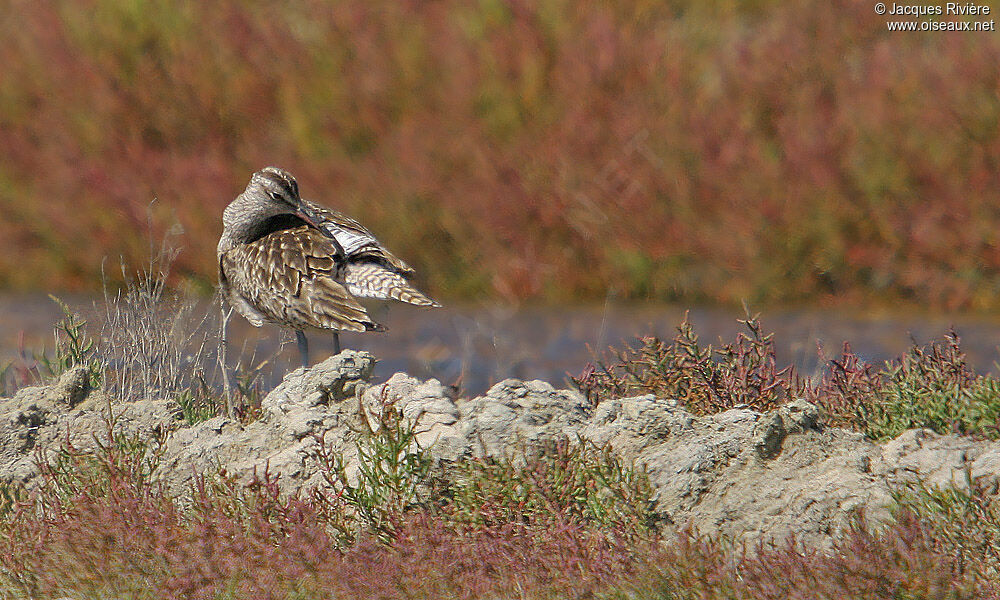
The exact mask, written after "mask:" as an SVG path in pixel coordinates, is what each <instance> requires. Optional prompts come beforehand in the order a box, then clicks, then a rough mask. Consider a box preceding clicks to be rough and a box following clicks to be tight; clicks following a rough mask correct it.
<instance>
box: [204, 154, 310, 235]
mask: <svg viewBox="0 0 1000 600" xmlns="http://www.w3.org/2000/svg"><path fill="white" fill-rule="evenodd" d="M279 215H295V216H297V217H298V218H300V219H302V220H303V221H305V222H306V223H310V224H312V225H314V226H315V225H316V223H317V220H318V219H317V217H316V215H315V214H313V211H312V210H311V209H310V208H309V207H308V206H307V205H306V204H305V203H304V202H302V198H301V197H300V196H299V184H298V183H297V182H296V181H295V177H293V176H292V174H291V173H289V172H288V171H285V170H284V169H279V168H278V167H265V168H263V169H261V170H260V171H257V172H256V173H254V174H253V175H252V176H251V177H250V183H248V184H247V188H246V189H245V190H244V191H243V193H242V194H240V195H239V196H238V197H237V198H236V200H234V201H233V202H232V203H231V204H230V205H229V206H227V207H226V210H225V211H224V212H223V213H222V222H223V225H224V226H225V227H226V228H227V229H230V230H232V231H234V232H240V233H246V231H247V230H252V229H253V228H254V227H255V226H256V225H259V224H260V223H262V222H264V221H266V220H267V219H270V218H272V217H276V216H279Z"/></svg>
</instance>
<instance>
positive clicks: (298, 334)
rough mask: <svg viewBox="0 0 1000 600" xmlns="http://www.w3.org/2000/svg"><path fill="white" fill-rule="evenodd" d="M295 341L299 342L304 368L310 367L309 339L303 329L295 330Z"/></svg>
mask: <svg viewBox="0 0 1000 600" xmlns="http://www.w3.org/2000/svg"><path fill="white" fill-rule="evenodd" d="M295 341H296V342H298V343H299V354H300V355H301V356H302V368H304V369H308V368H309V340H307V339H306V334H304V333H302V331H301V330H299V329H296V330H295Z"/></svg>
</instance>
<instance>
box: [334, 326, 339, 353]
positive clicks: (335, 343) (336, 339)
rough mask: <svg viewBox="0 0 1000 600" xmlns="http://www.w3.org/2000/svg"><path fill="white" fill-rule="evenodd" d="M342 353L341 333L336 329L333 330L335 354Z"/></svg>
mask: <svg viewBox="0 0 1000 600" xmlns="http://www.w3.org/2000/svg"><path fill="white" fill-rule="evenodd" d="M338 354H340V334H339V333H337V332H336V331H334V332H333V355H334V356H336V355H338Z"/></svg>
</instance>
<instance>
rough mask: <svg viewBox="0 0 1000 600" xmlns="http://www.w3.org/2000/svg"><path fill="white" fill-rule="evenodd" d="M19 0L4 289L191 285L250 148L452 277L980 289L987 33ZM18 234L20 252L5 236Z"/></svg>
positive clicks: (746, 14) (684, 15)
mask: <svg viewBox="0 0 1000 600" xmlns="http://www.w3.org/2000/svg"><path fill="white" fill-rule="evenodd" d="M131 6H132V5H130V4H127V3H125V4H122V3H120V2H114V1H112V0H89V1H88V2H77V3H53V2H28V3H20V4H19V5H18V8H17V17H16V18H8V19H4V20H2V21H0V62H2V64H4V66H5V67H4V77H3V78H2V79H0V153H2V154H3V156H4V157H5V163H4V165H3V167H0V183H2V185H0V209H2V210H3V212H4V214H5V218H4V219H3V221H2V222H0V240H2V242H0V247H5V248H6V249H7V250H8V251H7V252H0V285H3V286H4V287H8V288H12V287H16V288H22V289H25V288H31V287H36V288H37V287H50V288H51V287H63V288H67V287H69V288H94V287H96V286H97V285H98V281H99V279H98V277H97V275H98V273H99V267H100V264H101V260H102V258H103V257H104V256H107V255H110V256H116V255H118V254H123V255H124V256H125V257H126V258H127V259H128V260H129V261H130V262H132V263H134V264H138V263H139V262H141V257H142V256H143V255H144V254H145V253H146V244H145V243H144V241H143V240H144V238H145V232H144V229H145V222H146V210H147V205H148V203H149V201H150V200H151V199H152V198H154V197H157V198H158V199H159V201H160V202H159V204H158V206H157V208H156V209H155V211H154V212H156V213H157V215H158V218H157V223H169V222H170V221H171V218H172V217H169V216H167V215H166V214H164V213H170V214H173V215H175V216H176V218H177V219H178V220H179V221H180V223H181V224H182V225H183V227H184V230H185V239H184V246H185V250H186V251H185V253H184V254H183V255H182V256H181V258H180V262H179V265H178V266H179V272H180V273H181V274H182V275H183V276H190V277H194V278H195V279H196V280H197V281H201V282H207V283H210V282H212V281H213V280H214V268H213V256H214V255H213V246H214V243H215V242H214V240H215V239H217V235H218V232H219V228H220V225H219V220H220V219H219V215H220V212H221V209H222V207H223V205H224V204H225V203H226V202H227V201H228V200H230V199H231V198H232V197H233V196H234V195H235V194H236V193H237V192H238V191H240V190H241V188H242V186H243V185H244V184H245V182H246V180H247V177H248V175H249V173H250V172H251V171H252V170H255V169H257V168H260V167H261V166H263V165H265V164H272V163H274V164H279V165H281V166H284V167H286V168H289V169H290V170H292V172H294V173H295V174H296V175H297V176H298V177H299V178H300V179H301V182H302V186H301V187H302V189H303V191H304V192H305V193H306V194H307V195H308V196H309V197H311V198H314V199H316V200H321V201H325V202H328V203H331V204H335V205H337V206H338V207H340V208H342V209H344V210H346V211H348V212H351V213H353V214H356V215H357V216H358V217H360V218H361V219H362V220H363V221H365V222H366V223H367V224H369V225H370V226H371V227H372V228H373V229H374V230H375V231H376V232H377V233H379V234H380V235H381V236H382V237H383V238H384V239H385V240H386V241H387V242H389V243H390V244H391V245H392V247H393V248H394V249H397V250H398V252H399V254H400V255H402V256H405V257H406V258H407V259H408V260H410V261H411V262H413V263H415V264H416V265H417V266H421V265H423V268H422V269H421V272H422V273H423V274H424V276H425V277H427V278H428V279H429V281H428V282H426V284H427V285H428V288H429V289H431V290H432V291H435V293H436V294H437V295H442V296H445V295H450V296H452V297H459V296H470V295H477V294H483V293H492V294H495V295H499V296H503V297H507V298H512V299H521V298H547V299H550V300H565V299H568V298H574V299H577V298H585V297H589V298H598V297H603V296H604V295H605V293H606V292H607V291H608V290H617V291H619V292H620V293H621V294H622V295H623V296H626V297H631V298H656V299H667V300H670V299H685V300H705V299H712V300H717V301H723V302H738V301H739V300H741V299H747V300H750V301H753V302H761V301H784V302H788V301H797V300H800V299H816V298H833V297H836V298H839V299H846V300H860V299H863V298H866V297H875V298H880V299H888V298H894V299H897V300H898V299H902V300H907V301H913V302H918V303H921V304H932V305H938V306H947V307H972V308H987V307H995V306H996V305H997V302H998V301H997V295H996V294H995V289H996V288H997V286H998V285H1000V251H998V247H997V244H996V239H995V237H996V235H995V232H996V231H997V230H998V229H1000V228H998V225H1000V213H998V212H997V209H996V207H997V206H1000V198H998V197H997V194H998V193H1000V192H998V190H1000V185H998V184H1000V169H998V166H997V162H996V160H995V159H994V157H995V156H997V155H998V154H1000V152H998V151H1000V135H998V132H1000V130H998V129H997V128H996V127H995V126H994V125H995V122H996V120H997V116H998V114H1000V101H998V98H997V95H996V77H995V69H993V66H994V65H995V64H996V63H997V60H998V58H1000V56H998V55H1000V41H998V40H997V39H996V38H995V36H990V35H947V34H943V35H900V34H898V33H889V32H888V31H887V30H886V27H885V19H884V18H883V17H878V16H877V15H875V14H874V13H873V11H872V9H871V3H870V2H867V1H860V0H838V1H834V2H824V1H819V0H794V1H792V2H780V3H774V2H764V3H750V4H747V5H746V6H742V5H741V6H739V7H730V8H728V9H725V10H723V9H718V8H712V7H708V6H705V5H704V4H703V3H700V2H680V3H677V2H672V3H648V2H641V1H630V0H623V1H621V2H616V3H612V4H610V5H601V6H594V5H589V4H588V5H584V4H576V3H562V2H549V1H544V2H538V3H525V2H515V1H510V2H501V3H485V4H475V5H469V4H468V3H465V2H459V1H454V0H445V1H443V2H436V3H432V4H427V3H414V2H389V3H380V4H379V5H378V6H377V7H373V6H370V5H369V4H368V3H365V2H343V3H337V4H335V5H332V6H331V5H329V4H327V3H325V2H319V1H318V0H308V1H306V2H299V3H292V4H287V3H286V4H275V3H250V4H245V3H195V2H188V3H180V4H178V3H163V4H159V5H156V6H150V7H145V8H144V9H143V10H142V11H139V10H137V9H133V8H130V7H131ZM15 249H16V251H14V250H15Z"/></svg>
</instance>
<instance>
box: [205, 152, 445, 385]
mask: <svg viewBox="0 0 1000 600" xmlns="http://www.w3.org/2000/svg"><path fill="white" fill-rule="evenodd" d="M218 258H219V285H220V287H221V289H222V293H223V295H224V296H225V298H226V299H227V300H228V301H229V303H230V305H232V306H233V308H235V309H236V310H237V312H239V313H240V314H242V315H243V316H244V317H246V318H247V320H249V321H250V323H251V324H253V325H254V326H257V327H260V326H261V325H262V324H263V323H264V322H265V321H267V322H271V323H276V324H278V325H282V326H284V327H289V328H291V329H294V330H295V332H296V337H297V339H298V342H299V349H300V351H301V352H302V360H303V365H306V364H307V362H308V354H307V352H308V350H307V343H306V339H305V335H304V333H303V331H304V330H305V329H306V328H316V329H325V330H331V331H333V333H334V338H335V342H336V346H337V351H338V352H339V349H340V348H339V339H338V338H337V333H336V332H337V331H384V330H385V327H384V326H382V325H380V324H379V323H376V322H375V321H373V320H372V319H371V317H370V316H369V315H368V312H367V311H366V309H365V307H364V306H363V305H362V304H361V303H360V302H359V301H358V298H368V299H374V300H397V301H400V302H405V303H408V304H414V305H417V306H432V307H433V306H440V305H439V304H437V303H436V302H434V301H433V300H431V299H430V298H428V297H427V296H425V295H424V294H423V293H421V292H420V291H419V290H417V289H416V288H414V287H413V286H412V285H410V283H409V281H408V280H407V278H408V277H409V276H411V275H412V274H413V269H412V268H410V267H409V265H407V264H406V263H404V262H403V261H402V260H400V259H399V258H397V257H395V256H394V255H393V254H392V253H391V252H389V251H388V250H387V249H386V248H385V247H384V246H382V244H381V243H379V241H378V240H377V239H375V236H374V235H372V233H371V232H370V231H368V230H367V229H366V228H365V227H364V226H362V225H361V224H360V223H358V222H357V221H355V220H354V219H351V218H349V217H346V216H344V215H342V214H340V213H338V212H336V211H333V210H330V209H328V208H325V207H323V206H320V205H318V204H315V203H313V202H309V201H307V200H303V199H302V198H301V197H299V192H298V184H297V183H296V181H295V178H294V177H292V176H291V174H289V173H288V172H286V171H283V170H281V169H278V168H275V167H267V168H265V169H263V170H261V171H258V172H257V173H254V175H253V177H252V178H251V179H250V183H249V184H248V185H247V188H246V190H245V191H244V192H243V193H242V194H240V195H239V196H238V197H237V198H236V199H235V200H233V202H232V203H230V204H229V206H227V207H226V209H225V211H224V212H223V232H222V237H221V238H220V239H219V246H218Z"/></svg>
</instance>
